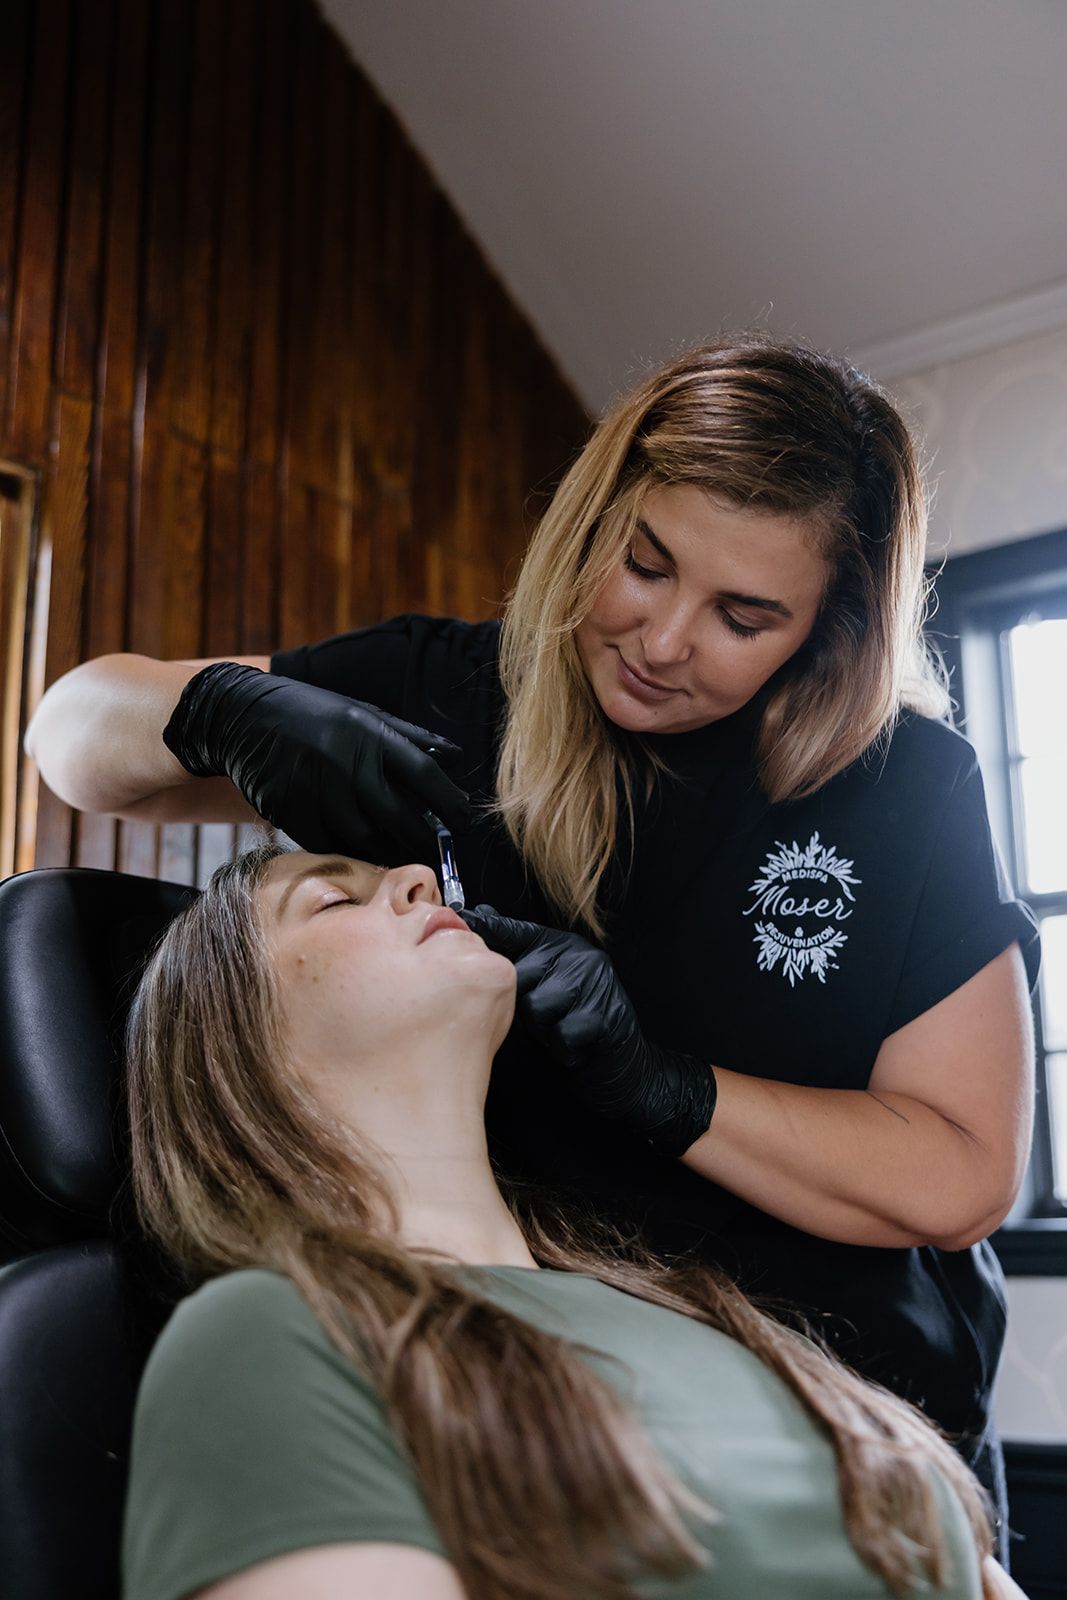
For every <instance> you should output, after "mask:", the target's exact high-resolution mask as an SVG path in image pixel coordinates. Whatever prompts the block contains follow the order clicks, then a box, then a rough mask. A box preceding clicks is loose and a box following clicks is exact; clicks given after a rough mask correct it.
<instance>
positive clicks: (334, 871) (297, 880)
mask: <svg viewBox="0 0 1067 1600" xmlns="http://www.w3.org/2000/svg"><path fill="white" fill-rule="evenodd" d="M358 866H359V863H358V862H356V861H349V860H348V859H347V857H345V856H327V857H326V859H325V860H323V861H316V862H315V863H314V865H313V866H310V867H304V868H303V869H302V870H301V871H300V872H294V873H293V875H292V877H291V878H290V879H289V882H288V883H287V884H286V886H285V888H284V889H283V890H282V893H281V898H280V900H279V901H278V913H277V914H278V919H279V921H280V920H281V918H282V917H283V916H284V915H285V908H286V906H287V905H288V904H289V901H290V899H291V898H292V896H293V895H294V894H295V893H296V891H297V889H299V887H300V885H301V884H302V883H306V882H307V880H308V879H309V878H326V877H331V878H354V877H355V875H356V871H357V868H358Z"/></svg>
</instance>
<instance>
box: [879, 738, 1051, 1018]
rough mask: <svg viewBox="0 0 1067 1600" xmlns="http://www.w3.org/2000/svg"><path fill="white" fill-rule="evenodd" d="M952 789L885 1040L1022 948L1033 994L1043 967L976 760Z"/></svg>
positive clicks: (964, 766)
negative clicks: (1016, 945)
mask: <svg viewBox="0 0 1067 1600" xmlns="http://www.w3.org/2000/svg"><path fill="white" fill-rule="evenodd" d="M964 749H965V759H964V760H963V762H962V763H961V766H960V770H959V772H958V774H957V777H956V779H955V781H954V783H953V785H952V789H951V792H950V794H949V797H948V802H947V804H946V806H945V808H944V812H943V815H942V817H941V821H940V824H939V826H938V830H937V836H936V838H935V840H934V846H933V851H932V854H931V857H930V864H929V868H928V871H927V875H926V880H925V882H924V884H923V887H922V891H921V894H920V897H919V903H918V908H917V910H916V914H915V919H914V922H913V925H912V929H911V933H910V936H909V939H908V945H907V951H906V955H905V960H904V966H903V970H902V972H901V977H900V981H899V984H898V986H897V991H896V995H895V997H894V1000H893V1005H892V1009H891V1013H890V1020H889V1025H888V1027H887V1029H886V1032H887V1034H888V1033H893V1032H895V1031H896V1029H898V1028H902V1027H903V1026H904V1024H905V1023H907V1022H910V1021H911V1020H912V1019H913V1018H914V1017H917V1016H920V1015H921V1014H922V1013H923V1012H924V1011H928V1010H929V1009H930V1007H931V1006H935V1005H937V1003H938V1001H940V1000H944V999H945V997H946V996H947V995H950V994H951V993H952V992H953V991H954V990H955V989H958V988H959V987H960V985H961V984H964V983H966V982H967V980H968V978H973V977H974V975H975V973H976V972H980V971H981V969H982V968H983V967H984V966H986V965H987V964H988V963H989V962H990V961H992V960H993V958H994V957H995V956H998V955H1000V953H1001V951H1002V950H1006V949H1007V948H1008V946H1009V945H1011V944H1013V943H1015V942H1016V941H1018V943H1019V946H1020V948H1021V950H1022V956H1023V960H1024V962H1025V965H1026V975H1027V981H1028V983H1029V986H1030V989H1031V991H1032V990H1033V988H1034V985H1035V984H1036V982H1037V974H1038V968H1039V966H1040V960H1041V953H1040V940H1039V936H1038V930H1037V921H1036V919H1035V917H1034V915H1033V912H1032V911H1031V910H1030V908H1029V907H1028V906H1027V905H1025V904H1024V903H1023V902H1022V901H1021V900H1018V899H1016V898H1015V896H1014V893H1013V891H1012V887H1011V884H1010V882H1009V880H1008V875H1007V872H1006V871H1005V868H1004V863H1003V861H1002V860H1001V856H1000V852H999V850H998V848H997V844H996V840H995V839H994V838H993V834H992V831H991V829H990V826H989V815H988V812H987V809H986V800H985V787H984V785H983V782H982V774H981V771H980V769H979V766H978V761H977V758H976V756H975V754H974V751H973V749H972V748H971V746H970V745H969V744H966V742H964Z"/></svg>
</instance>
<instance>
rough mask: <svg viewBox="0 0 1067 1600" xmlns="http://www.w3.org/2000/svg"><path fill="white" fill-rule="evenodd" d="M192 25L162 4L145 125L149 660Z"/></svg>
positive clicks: (137, 424) (139, 579)
mask: <svg viewBox="0 0 1067 1600" xmlns="http://www.w3.org/2000/svg"><path fill="white" fill-rule="evenodd" d="M188 22H189V14H188V10H187V8H186V6H185V4H184V0H161V3H160V4H159V6H158V10H157V13H156V26H155V30H154V36H153V39H152V51H151V57H150V65H149V84H150V95H149V99H148V106H149V117H148V124H147V127H146V130H145V132H146V142H147V148H148V150H149V151H150V161H149V164H148V170H147V173H146V180H145V184H146V186H145V200H144V236H143V253H142V263H141V279H142V285H143V288H142V300H141V316H140V320H139V323H138V349H137V374H136V383H137V394H138V399H137V403H136V405H135V407H134V412H133V451H134V454H135V456H136V457H137V459H138V461H139V462H140V470H139V478H138V492H137V494H136V497H135V499H134V501H133V504H132V507H131V516H130V545H129V557H128V595H129V603H128V607H127V622H126V645H125V648H126V649H127V650H133V651H137V652H140V653H141V654H143V655H150V656H162V655H163V653H164V640H165V619H164V585H165V577H164V568H163V551H164V549H165V548H166V547H167V546H168V544H169V542H170V537H171V528H170V524H169V518H170V516H171V497H172V495H173V492H174V490H173V485H174V463H173V459H172V453H171V441H170V429H171V424H172V416H173V414H174V413H175V411H176V409H177V394H178V392H179V380H178V373H177V370H176V368H177V364H178V346H179V345H180V340H181V332H182V329H181V312H182V289H181V268H182V261H183V255H182V232H183V225H184V224H183V204H182V202H183V195H184V184H185V152H186V134H187V106H188V100H189V95H190V92H191V82H190V76H189V51H190V30H189V25H188ZM177 654H179V655H180V654H181V652H180V651H179V652H177ZM129 826H130V827H132V826H134V824H130V825H129ZM192 870H193V862H192V860H190V873H191V872H192ZM188 881H191V879H190V880H188Z"/></svg>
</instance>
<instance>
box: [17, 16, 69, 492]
mask: <svg viewBox="0 0 1067 1600" xmlns="http://www.w3.org/2000/svg"><path fill="white" fill-rule="evenodd" d="M69 20H70V19H69V5H68V3H67V0H37V4H36V5H35V6H34V9H33V52H32V58H31V59H32V81H31V84H30V97H29V108H28V117H27V125H26V143H25V151H24V163H23V182H22V186H21V196H20V201H21V203H20V216H19V240H18V258H17V262H16V269H15V291H14V304H13V317H12V324H11V345H10V351H9V355H10V362H9V368H8V393H7V401H8V412H7V425H6V427H5V429H4V432H5V434H6V435H7V436H8V437H9V438H10V440H11V450H12V452H13V453H14V454H15V455H16V456H17V457H18V458H19V459H20V461H22V462H23V463H24V464H26V465H29V466H36V467H41V466H43V465H44V463H45V459H46V455H47V451H48V444H49V441H50V439H51V422H52V415H51V411H52V345H53V336H54V319H53V309H54V305H55V297H56V278H57V273H58V270H59V253H60V239H61V237H62V229H63V183H64V159H63V152H64V148H65V144H66V134H67V126H68V118H69V116H70V71H69V59H68V42H69Z"/></svg>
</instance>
